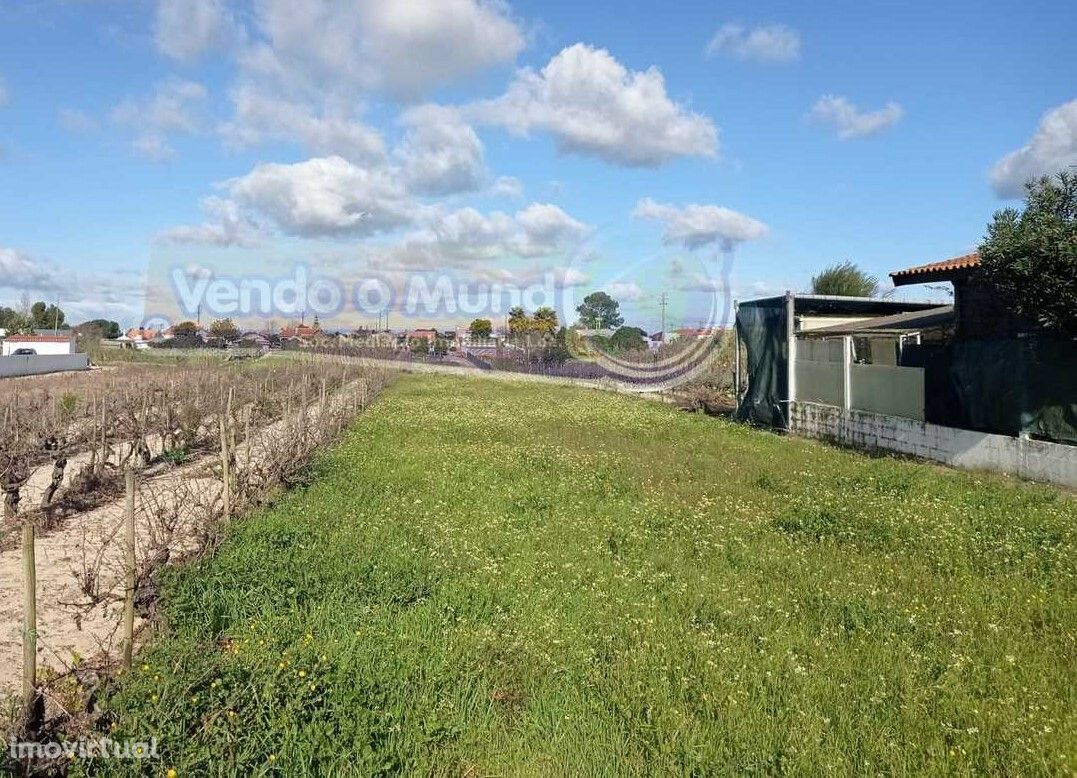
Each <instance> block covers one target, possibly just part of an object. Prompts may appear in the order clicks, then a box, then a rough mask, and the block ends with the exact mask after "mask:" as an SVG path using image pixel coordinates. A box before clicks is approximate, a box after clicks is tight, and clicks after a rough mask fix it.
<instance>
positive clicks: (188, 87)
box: [112, 78, 208, 160]
mask: <svg viewBox="0 0 1077 778" xmlns="http://www.w3.org/2000/svg"><path fill="white" fill-rule="evenodd" d="M207 97H208V94H207V92H206V88H205V87H204V86H202V85H201V84H199V83H197V82H194V81H183V80H180V79H176V78H170V79H166V80H164V81H161V82H159V83H158V84H157V86H156V87H155V89H154V93H153V95H152V96H150V97H149V98H147V99H144V100H135V99H130V98H129V99H127V100H124V101H123V102H121V103H120V104H119V105H117V106H116V107H115V108H113V110H112V120H113V121H114V122H116V123H118V124H123V125H127V126H129V127H131V128H132V129H134V131H135V139H134V140H133V141H132V144H131V146H132V148H133V149H134V151H135V153H136V154H139V155H140V156H144V157H147V158H149V159H154V160H160V159H167V158H169V157H171V156H173V155H174V151H173V149H172V147H171V146H170V145H169V143H168V136H169V135H172V134H177V133H193V132H197V131H198V130H199V129H200V128H201V126H202V108H203V105H204V104H205V102H206V98H207Z"/></svg>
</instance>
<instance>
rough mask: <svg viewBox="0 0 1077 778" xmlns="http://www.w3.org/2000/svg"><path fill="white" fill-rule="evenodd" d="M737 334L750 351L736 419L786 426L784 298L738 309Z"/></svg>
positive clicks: (763, 301)
mask: <svg viewBox="0 0 1077 778" xmlns="http://www.w3.org/2000/svg"><path fill="white" fill-rule="evenodd" d="M737 333H738V334H739V336H740V339H741V342H742V343H743V344H744V346H745V349H746V351H747V352H748V360H747V362H748V364H747V374H748V388H747V392H746V393H745V395H744V397H743V398H742V399H741V401H740V405H739V406H738V407H737V418H738V419H740V420H741V421H754V422H756V423H758V424H767V425H770V426H772V427H782V426H785V413H786V412H787V410H788V409H787V408H786V406H785V405H784V403H783V401H784V400H785V391H786V373H787V372H788V365H789V359H788V354H786V342H785V300H784V299H781V298H779V299H776V300H760V301H756V302H753V303H751V304H743V305H741V306H740V308H739V309H738V310H737Z"/></svg>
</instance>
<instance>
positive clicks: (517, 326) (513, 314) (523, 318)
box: [509, 305, 531, 335]
mask: <svg viewBox="0 0 1077 778" xmlns="http://www.w3.org/2000/svg"><path fill="white" fill-rule="evenodd" d="M530 329H531V319H530V317H529V316H528V315H527V312H526V311H524V309H523V308H521V307H520V306H519V305H517V306H514V307H512V308H510V309H509V332H510V333H512V334H513V335H523V334H524V333H526V332H527V331H528V330H530Z"/></svg>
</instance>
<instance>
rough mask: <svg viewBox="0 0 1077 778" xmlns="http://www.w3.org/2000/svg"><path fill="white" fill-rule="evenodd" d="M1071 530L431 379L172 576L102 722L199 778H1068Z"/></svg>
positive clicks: (786, 448) (590, 396)
mask: <svg viewBox="0 0 1077 778" xmlns="http://www.w3.org/2000/svg"><path fill="white" fill-rule="evenodd" d="M1075 530H1077V501H1075V500H1073V499H1072V498H1071V497H1065V496H1062V495H1060V494H1059V493H1058V492H1056V491H1054V490H1051V489H1047V488H1040V487H1031V486H1022V485H1018V484H1014V483H1011V482H1006V481H1004V480H1001V479H997V478H990V477H977V476H974V475H970V474H966V473H957V472H946V471H943V470H940V469H938V468H934V467H929V466H925V465H920V464H916V463H912V462H904V461H897V460H892V459H871V458H867V457H863V456H859V455H856V454H853V453H849V452H843V451H838V450H834V449H830V448H827V447H824V446H822V445H819V444H816V443H812V442H807V441H800V440H791V439H782V438H779V437H777V436H775V435H771V434H767V433H763V432H757V431H751V430H748V429H745V428H741V427H737V426H734V425H731V424H727V423H724V422H721V421H717V420H715V419H712V418H706V417H703V416H699V415H692V414H685V413H681V412H678V411H676V410H674V409H672V408H669V407H667V406H662V405H659V404H656V403H650V402H646V401H643V400H639V399H635V398H629V397H622V396H615V395H610V394H604V393H599V392H593V391H586V390H579V389H569V388H562V387H547V386H541V385H534V384H520V385H516V384H504V383H500V382H488V381H482V380H472V381H464V380H460V379H456V378H452V379H450V378H438V377H407V378H403V379H401V380H400V381H398V383H397V384H396V385H395V386H394V387H393V388H391V389H390V390H389V391H388V392H387V393H386V395H385V396H384V397H383V398H382V399H381V400H380V401H379V403H378V404H377V405H376V406H375V407H374V408H373V409H371V410H370V411H369V412H368V413H367V414H366V415H365V416H364V418H362V419H361V420H360V422H359V423H358V424H357V425H356V426H355V428H354V430H353V432H352V433H351V434H350V435H349V437H348V439H347V440H346V442H345V443H344V445H343V446H342V447H340V448H339V449H338V450H337V451H335V452H333V453H331V454H329V455H327V456H326V457H325V458H324V460H323V461H322V462H321V463H320V464H319V466H318V468H317V477H316V478H315V480H314V482H313V484H312V485H311V486H310V487H309V488H307V489H304V490H301V491H297V492H294V493H292V494H291V495H289V496H288V497H287V498H286V499H285V500H284V501H283V502H282V503H281V504H280V505H278V506H277V507H275V508H274V509H272V510H270V511H268V512H266V513H264V514H260V515H258V516H256V517H254V518H252V519H250V520H248V521H245V522H243V523H241V524H240V525H238V526H237V527H236V528H235V530H234V532H233V533H232V534H231V537H230V538H229V540H228V542H226V544H225V545H224V547H223V548H222V549H221V551H220V553H219V554H218V555H217V556H216V557H215V558H213V559H211V560H207V561H206V562H204V563H202V564H200V565H198V566H196V567H193V568H189V569H187V570H183V571H180V572H179V573H177V574H176V575H175V576H174V577H173V580H172V581H171V582H170V584H169V586H168V597H169V602H168V606H167V614H168V618H169V620H170V624H169V628H170V631H169V633H168V634H167V635H166V636H162V637H161V638H160V639H158V640H157V642H156V644H155V645H154V646H153V647H151V648H150V649H149V650H147V651H146V652H145V654H144V655H143V660H144V662H145V664H144V665H142V666H141V667H140V668H139V669H137V670H136V671H135V672H134V673H132V674H130V675H129V676H128V677H127V678H124V679H122V681H121V683H120V685H119V689H118V691H116V692H115V693H114V694H113V695H112V696H111V697H110V698H109V699H108V700H107V701H106V702H105V704H106V705H107V706H108V708H109V709H110V710H111V711H112V714H113V715H114V716H115V721H116V730H115V732H114V733H113V736H118V737H149V736H157V737H158V738H159V739H160V744H161V745H160V753H161V756H162V761H161V763H160V765H159V766H160V768H161V769H160V772H161V774H163V773H164V772H165V771H166V770H167V769H169V768H174V769H175V770H176V771H177V772H178V774H179V775H181V776H182V775H217V774H220V775H232V774H243V775H260V774H271V775H302V774H312V775H315V774H316V775H338V774H341V775H350V774H356V775H368V774H378V773H395V772H408V773H415V772H418V773H425V774H437V775H521V774H522V775H562V774H581V775H599V774H611V773H617V774H636V775H644V774H688V773H692V774H742V773H744V772H749V771H751V772H760V773H783V772H789V773H819V772H837V773H853V772H856V773H865V772H871V773H877V772H915V773H920V772H953V773H958V774H960V773H968V772H995V773H997V772H1002V773H1010V774H1031V773H1042V772H1056V773H1057V772H1072V771H1073V769H1074V768H1075V767H1077V761H1075V754H1074V749H1075V744H1077V714H1075V711H1077V691H1075V690H1077V669H1075V667H1077V665H1075V662H1074V657H1075V656H1077V651H1075V634H1077V598H1075V594H1077V582H1075V573H1077V553H1075V546H1077V543H1075ZM80 769H84V770H88V771H90V772H108V771H113V770H119V769H134V768H133V767H130V766H124V765H117V764H116V763H113V764H112V765H104V766H102V765H93V764H84V765H81V766H80Z"/></svg>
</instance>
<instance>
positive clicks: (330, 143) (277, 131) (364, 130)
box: [219, 84, 385, 163]
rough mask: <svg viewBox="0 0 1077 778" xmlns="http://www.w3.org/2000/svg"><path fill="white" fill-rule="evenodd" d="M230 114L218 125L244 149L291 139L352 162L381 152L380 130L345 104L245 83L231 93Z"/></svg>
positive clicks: (229, 140) (380, 155)
mask: <svg viewBox="0 0 1077 778" xmlns="http://www.w3.org/2000/svg"><path fill="white" fill-rule="evenodd" d="M232 102H233V104H234V105H235V115H234V117H233V118H232V120H231V121H229V122H226V123H224V124H222V125H221V126H220V128H219V131H220V133H221V136H222V137H223V138H224V140H225V142H226V143H228V144H229V145H232V146H236V147H240V148H245V147H249V146H255V145H258V144H260V143H264V142H266V141H279V140H285V141H295V142H296V143H298V144H299V145H300V146H302V147H303V148H304V150H306V151H307V152H309V153H311V154H318V155H326V156H330V155H337V156H341V157H344V158H346V159H348V160H351V161H352V162H358V163H363V162H371V161H379V160H382V159H384V157H385V141H384V140H383V139H382V136H381V133H379V132H378V131H377V130H375V129H374V128H373V127H370V126H368V125H367V124H364V123H363V122H362V121H361V120H359V119H358V118H356V117H355V116H354V115H352V114H351V113H350V111H349V109H348V108H347V107H346V106H341V107H335V106H329V105H326V106H324V107H323V108H322V110H320V111H315V110H314V109H313V108H312V107H311V106H310V105H309V104H308V103H305V102H297V101H289V100H285V99H282V98H279V97H274V96H272V95H269V94H266V93H264V92H261V91H260V90H258V89H256V88H255V87H253V86H251V85H249V84H245V85H242V86H239V87H237V88H236V89H235V90H234V91H233V92H232Z"/></svg>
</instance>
